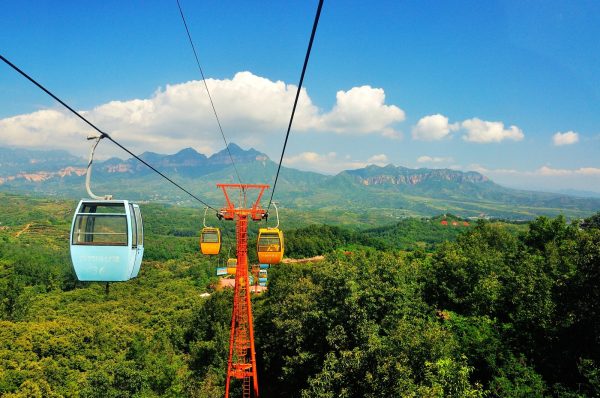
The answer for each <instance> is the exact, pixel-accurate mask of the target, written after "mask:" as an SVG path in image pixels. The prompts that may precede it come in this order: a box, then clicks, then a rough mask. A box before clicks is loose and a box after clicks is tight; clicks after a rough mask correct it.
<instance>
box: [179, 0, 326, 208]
mask: <svg viewBox="0 0 600 398" xmlns="http://www.w3.org/2000/svg"><path fill="white" fill-rule="evenodd" d="M178 1H179V0H178ZM322 7H323V0H319V6H318V7H317V14H316V15H315V21H314V23H313V27H312V32H311V34H310V40H309V42H308V48H307V49H306V56H305V57H304V65H303V66H302V73H301V74H300V83H298V90H297V91H296V99H295V100H294V107H293V108H292V116H291V117H290V123H289V124H288V128H287V133H286V134H285V141H284V142H283V149H282V150H281V158H280V159H279V166H277V174H276V175H275V182H273V189H272V190H271V198H270V199H269V205H268V206H267V213H268V212H269V209H270V208H271V203H272V202H273V195H274V194H275V187H277V179H278V178H279V171H280V170H281V163H282V162H283V155H284V154H285V147H286V146H287V142H288V138H289V136H290V130H291V129H292V122H293V121H294V114H295V113H296V106H297V105H298V97H300V91H301V90H302V82H303V81H304V74H305V73H306V67H307V65H308V59H309V58H310V51H311V49H312V45H313V41H314V39H315V33H316V32H317V26H318V25H319V17H320V16H321V8H322Z"/></svg>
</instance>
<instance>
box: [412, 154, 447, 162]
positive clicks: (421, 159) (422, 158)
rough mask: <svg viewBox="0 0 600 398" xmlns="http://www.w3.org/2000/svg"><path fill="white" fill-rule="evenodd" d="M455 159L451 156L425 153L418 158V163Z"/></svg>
mask: <svg viewBox="0 0 600 398" xmlns="http://www.w3.org/2000/svg"><path fill="white" fill-rule="evenodd" d="M453 161H454V159H453V158H451V157H447V158H445V157H441V156H427V155H423V156H419V157H418V158H417V162H418V163H449V162H453Z"/></svg>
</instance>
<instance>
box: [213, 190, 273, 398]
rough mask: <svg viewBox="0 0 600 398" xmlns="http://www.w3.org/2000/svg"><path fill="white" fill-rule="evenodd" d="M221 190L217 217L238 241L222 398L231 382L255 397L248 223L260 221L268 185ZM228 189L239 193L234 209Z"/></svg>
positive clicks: (255, 376)
mask: <svg viewBox="0 0 600 398" xmlns="http://www.w3.org/2000/svg"><path fill="white" fill-rule="evenodd" d="M217 186H218V187H219V188H221V189H223V194H224V195H225V201H226V203H227V204H226V206H225V207H224V208H222V209H221V211H220V213H219V214H220V215H221V216H222V217H223V218H224V219H225V220H235V222H236V239H237V268H236V272H235V288H234V294H233V312H232V314H231V333H230V337H229V360H228V362H227V382H226V384H225V398H229V391H230V385H231V378H232V377H233V378H235V379H240V380H241V382H242V395H243V397H244V398H250V397H254V398H256V397H258V377H257V372H256V351H255V350H254V328H253V324H252V303H251V301H250V281H249V278H248V219H249V218H250V219H251V220H254V221H260V220H262V219H263V216H264V214H265V210H264V209H262V208H260V207H259V204H260V199H261V197H262V195H263V193H264V191H265V189H267V188H269V186H268V185H255V184H217ZM228 189H237V190H239V191H240V203H239V204H238V206H237V207H236V205H235V203H233V202H232V201H231V199H230V198H229V193H228ZM249 189H258V190H259V192H258V197H257V198H256V200H255V202H254V204H253V205H252V206H251V207H247V203H246V194H247V192H248V190H249Z"/></svg>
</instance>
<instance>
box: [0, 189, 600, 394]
mask: <svg viewBox="0 0 600 398" xmlns="http://www.w3.org/2000/svg"><path fill="white" fill-rule="evenodd" d="M2 199H3V200H2V204H0V395H1V396H4V397H13V398H14V397H61V396H64V397H159V396H167V397H221V396H223V392H224V381H225V368H226V360H227V352H228V340H229V324H230V316H231V302H232V292H231V291H230V290H227V289H225V290H220V289H218V288H217V287H216V286H217V284H216V281H217V279H216V277H215V276H214V275H215V268H216V266H217V264H218V263H219V261H222V260H223V258H224V257H226V256H227V253H226V251H227V249H225V250H224V251H225V253H223V256H221V257H222V258H221V259H213V258H210V259H209V258H205V257H202V256H201V255H200V254H199V252H198V248H197V236H198V235H197V231H196V229H197V228H198V227H199V226H200V224H201V220H200V219H199V216H198V214H199V213H200V212H199V211H198V210H193V209H176V208H170V207H158V206H145V207H144V206H142V210H143V211H144V215H145V221H146V222H145V225H146V242H145V243H146V255H145V259H144V263H143V266H142V271H141V273H140V276H139V277H138V278H136V279H134V280H131V281H129V282H125V283H115V284H111V286H110V292H109V293H108V294H106V293H105V287H104V285H102V284H98V283H81V282H77V281H76V279H75V278H74V274H73V271H72V267H71V265H70V259H69V251H68V229H69V223H70V217H71V211H72V207H73V206H74V203H71V202H64V201H54V200H47V199H31V198H25V197H19V196H10V195H3V196H2ZM283 217H285V214H282V218H283ZM167 220H168V221H167ZM227 228H230V227H227ZM193 231H195V232H193ZM229 231H231V230H229ZM287 232H288V233H287V235H286V244H287V249H288V254H289V255H290V256H292V257H305V256H306V257H308V256H312V255H315V254H325V259H324V260H323V261H319V262H314V263H293V264H280V265H277V266H274V267H272V269H271V270H269V289H268V291H267V292H265V293H263V294H261V295H257V296H255V297H254V298H253V300H254V314H255V333H256V345H257V346H256V348H257V354H258V366H259V381H260V384H261V394H262V396H264V397H302V398H305V397H382V396H391V397H546V396H548V397H551V396H554V397H595V396H600V322H599V321H598V318H599V316H600V313H599V311H600V291H599V289H598V287H599V286H600V213H599V214H598V215H596V216H593V217H590V218H588V219H586V220H584V221H583V222H581V221H579V220H574V221H569V222H567V220H565V219H564V218H563V217H556V218H545V217H539V218H537V219H535V220H533V221H532V222H531V223H529V224H528V225H512V224H506V223H497V222H496V223H492V222H486V221H478V222H475V223H471V225H469V226H468V227H466V226H465V227H464V228H454V229H451V228H449V227H446V226H442V225H441V224H440V222H439V220H438V219H432V220H425V219H408V220H402V221H400V222H398V223H396V224H394V225H390V226H385V227H377V228H370V229H367V230H358V229H344V228H340V227H332V226H327V225H305V226H298V228H295V229H293V230H289V231H287ZM444 234H449V235H450V236H446V235H444ZM415 242H421V243H419V244H414V243H415ZM227 244H230V243H227V241H226V245H227Z"/></svg>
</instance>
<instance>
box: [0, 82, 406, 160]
mask: <svg viewBox="0 0 600 398" xmlns="http://www.w3.org/2000/svg"><path fill="white" fill-rule="evenodd" d="M207 84H208V86H209V88H210V90H211V95H212V97H213V100H214V102H215V106H216V108H217V111H218V113H219V118H220V120H221V124H222V126H223V129H224V131H225V134H226V136H227V138H228V140H229V141H232V142H235V143H237V144H240V145H242V146H255V145H261V146H264V143H265V141H266V140H268V139H269V138H268V136H269V135H273V134H282V133H283V132H284V131H285V129H286V128H287V124H288V122H289V117H290V111H291V108H292V105H293V102H294V97H295V94H296V90H297V87H296V86H294V85H291V84H286V83H284V82H282V81H272V80H269V79H266V78H264V77H260V76H256V75H254V74H252V73H251V72H239V73H237V74H235V76H234V77H233V78H232V79H207ZM336 99H337V101H336V104H335V105H334V106H333V108H332V109H331V110H330V111H323V110H320V109H319V108H317V107H316V106H315V105H314V104H313V103H312V100H311V99H310V97H309V95H308V93H307V91H306V89H302V91H301V94H300V98H299V101H298V107H297V109H296V116H295V118H294V124H293V130H294V131H298V132H299V131H310V132H316V133H319V132H333V133H339V134H380V135H384V136H389V137H397V136H399V133H398V132H396V130H395V129H394V124H395V123H397V122H401V121H403V120H404V117H405V116H404V111H402V110H401V109H400V108H398V107H397V106H394V105H386V104H385V93H384V91H383V89H380V88H372V87H370V86H362V87H355V88H351V89H350V90H348V91H339V92H338V93H337V95H336ZM81 113H82V114H84V115H85V116H86V117H87V118H88V119H89V120H90V121H91V122H92V123H94V124H95V125H97V126H98V127H99V128H100V129H102V130H103V131H105V132H107V133H109V134H110V135H111V136H112V137H113V138H115V139H116V140H118V141H119V142H121V143H122V144H123V145H125V146H126V147H128V148H130V149H132V150H133V152H136V153H140V152H143V151H146V150H150V151H156V152H160V153H172V152H174V151H177V150H179V149H181V148H184V147H189V146H191V147H194V148H196V149H197V150H199V151H200V152H203V153H205V154H210V153H212V152H215V151H217V150H220V149H221V148H222V146H223V143H222V139H221V136H220V133H219V130H218V126H217V124H216V121H215V119H214V115H213V113H212V108H211V106H210V102H209V99H208V96H207V94H206V91H205V88H204V84H203V83H202V81H189V82H185V83H179V84H169V85H167V86H166V87H164V88H159V89H158V90H156V91H155V92H154V94H153V95H152V96H150V98H145V99H132V100H127V101H111V102H108V103H105V104H101V105H99V106H97V107H95V108H93V109H90V110H83V111H81ZM0 131H1V132H2V134H1V135H0V145H11V146H21V147H22V146H29V147H43V148H60V149H67V150H70V151H72V152H74V153H81V154H82V156H84V155H85V154H86V153H87V147H88V143H87V142H86V141H85V139H84V138H85V137H86V136H87V135H89V134H92V133H94V131H93V130H92V129H91V128H90V127H89V126H87V125H86V124H84V123H83V122H81V121H80V120H78V119H77V118H76V117H75V116H73V115H71V114H69V113H67V112H64V111H63V110H62V109H59V108H56V109H44V110H40V111H36V112H32V113H29V114H23V115H17V116H13V117H7V118H4V119H0ZM100 152H102V150H101V151H100ZM115 153H116V154H118V155H124V154H123V153H122V152H115Z"/></svg>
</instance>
